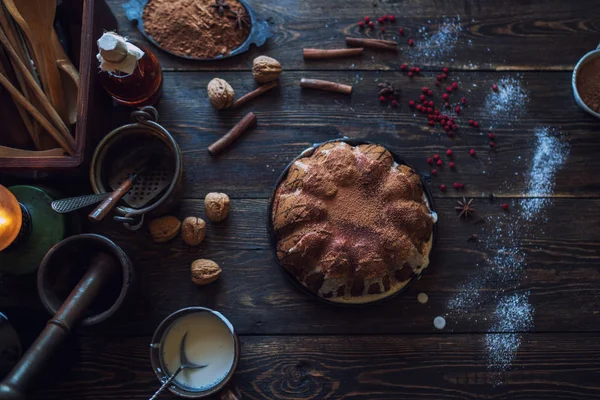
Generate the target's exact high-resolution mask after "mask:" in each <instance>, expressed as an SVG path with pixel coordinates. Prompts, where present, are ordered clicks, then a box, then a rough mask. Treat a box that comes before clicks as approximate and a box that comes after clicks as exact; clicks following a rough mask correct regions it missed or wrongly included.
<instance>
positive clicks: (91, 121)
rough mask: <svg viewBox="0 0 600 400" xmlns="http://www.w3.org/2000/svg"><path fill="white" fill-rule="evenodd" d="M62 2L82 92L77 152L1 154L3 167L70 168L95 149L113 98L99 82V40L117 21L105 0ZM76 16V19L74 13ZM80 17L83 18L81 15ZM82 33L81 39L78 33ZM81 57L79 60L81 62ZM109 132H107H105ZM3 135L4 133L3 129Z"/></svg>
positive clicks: (79, 107) (78, 120) (78, 110)
mask: <svg viewBox="0 0 600 400" xmlns="http://www.w3.org/2000/svg"><path fill="white" fill-rule="evenodd" d="M63 3H64V4H63V5H62V6H63V7H64V8H65V9H66V11H67V14H68V15H69V16H71V18H69V26H68V27H67V28H68V32H69V34H70V35H72V42H73V47H74V48H75V49H76V50H75V51H74V52H73V54H71V56H72V59H73V60H74V61H75V64H76V65H77V64H79V76H80V81H79V93H78V101H77V104H78V106H77V122H76V124H75V154H74V155H73V156H70V155H64V156H45V155H43V153H40V156H37V157H31V156H26V157H19V156H17V157H1V156H0V169H23V170H27V169H45V170H56V169H61V170H63V169H66V168H67V169H68V168H77V167H78V166H79V165H81V164H82V163H83V162H84V160H85V159H86V157H88V156H89V153H90V151H91V149H90V144H91V143H92V142H93V137H92V136H94V135H98V133H99V132H98V121H101V120H102V117H101V116H99V115H98V114H99V113H101V112H102V110H103V109H106V106H107V104H109V105H110V97H109V96H108V95H107V94H106V93H105V92H104V90H103V89H102V87H101V86H100V83H99V82H98V61H97V60H96V50H97V46H96V40H97V39H98V38H99V37H100V36H101V35H102V32H103V31H106V30H116V29H117V21H116V19H115V17H114V15H113V14H112V12H111V11H110V8H109V7H108V5H107V4H106V3H105V1H104V0H85V1H64V2H63ZM73 15H74V16H75V17H74V18H73V17H72V16H73ZM77 17H79V18H77ZM78 33H80V34H79V38H77V35H78ZM77 60H79V62H77ZM103 133H106V132H103ZM0 134H2V132H1V130H0Z"/></svg>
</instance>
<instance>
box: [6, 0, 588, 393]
mask: <svg viewBox="0 0 600 400" xmlns="http://www.w3.org/2000/svg"><path fill="white" fill-rule="evenodd" d="M249 2H250V3H251V5H252V6H253V7H255V9H256V11H257V12H258V14H260V16H261V17H263V18H266V19H267V20H268V21H269V24H270V26H271V29H272V30H273V33H274V36H273V37H272V38H271V39H270V40H269V42H268V44H267V45H265V46H264V47H262V48H260V49H251V50H250V51H249V52H247V53H246V54H244V55H241V56H238V57H235V58H232V59H228V60H225V61H222V62H218V63H195V62H188V61H182V60H179V59H177V58H174V57H171V56H168V55H166V54H165V53H162V52H160V51H159V50H156V54H157V56H158V57H159V59H160V61H161V63H162V65H163V68H164V71H165V74H164V94H163V97H162V99H161V101H160V103H159V104H158V106H157V108H158V110H159V113H160V122H161V123H162V124H163V125H164V126H165V128H167V129H168V130H169V131H170V132H171V133H173V134H174V136H175V138H176V139H177V141H178V142H179V144H180V146H181V148H182V150H183V155H184V163H185V182H184V184H185V189H184V195H183V200H182V201H181V205H180V207H179V208H178V209H176V210H175V211H174V213H175V215H177V216H179V217H182V218H184V217H186V216H190V215H196V216H203V215H204V212H203V198H204V196H205V195H206V194H207V193H208V192H214V191H217V192H225V193H227V194H228V195H229V196H230V197H231V201H232V211H231V213H230V215H229V218H228V219H227V220H226V221H225V222H224V223H221V224H208V234H207V239H206V240H205V242H204V243H202V245H200V246H199V247H198V248H190V247H188V246H186V245H185V244H183V243H182V241H181V239H179V238H178V239H176V240H174V241H172V242H170V243H168V244H155V243H153V242H152V241H151V240H150V238H149V235H148V233H147V232H146V231H143V232H140V233H132V232H129V231H126V230H124V229H123V228H122V227H120V226H118V225H117V224H114V223H112V222H106V223H105V224H104V225H102V226H101V227H99V228H94V229H92V231H94V232H98V233H101V234H104V235H106V236H108V237H110V238H112V239H113V240H114V241H115V242H116V243H117V244H119V245H120V246H121V247H122V248H123V249H124V250H125V251H126V252H127V254H128V255H129V256H130V257H131V259H132V261H133V263H134V265H135V269H136V273H137V289H138V290H137V291H136V292H135V294H134V296H133V299H132V302H131V305H130V307H129V308H128V309H127V310H126V311H124V312H123V313H121V314H120V315H116V316H115V317H114V318H113V319H111V320H110V321H107V322H105V323H103V324H100V325H98V326H95V327H92V328H87V329H81V330H79V331H78V332H77V335H76V338H75V340H74V341H73V343H71V344H70V345H69V347H70V348H71V350H73V351H72V352H67V353H74V354H73V355H72V358H73V362H74V364H73V365H72V366H71V368H69V369H67V370H65V371H64V373H57V374H56V375H57V376H56V377H55V378H53V379H52V382H47V383H45V384H44V388H42V389H40V390H37V391H35V392H34V393H33V394H32V396H31V398H32V399H63V400H75V399H77V400H80V399H145V398H148V397H150V395H151V394H152V393H153V392H154V391H155V390H156V388H157V387H158V382H157V380H156V378H155V376H154V374H153V372H152V370H151V367H150V362H149V351H148V350H149V347H148V345H149V342H150V337H151V335H152V333H153V331H154V329H155V328H156V327H157V325H158V324H159V323H160V321H161V320H162V319H163V318H164V317H166V316H167V315H168V314H170V313H171V312H173V311H175V310H177V309H179V308H182V307H186V306H192V305H202V306H207V307H211V308H214V309H216V310H219V311H221V312H222V313H223V314H224V315H226V316H227V317H228V318H229V319H230V320H231V322H232V323H233V325H234V326H235V327H236V329H237V331H238V333H239V335H240V339H241V345H242V358H241V361H240V365H239V368H238V371H237V373H236V375H235V382H236V383H237V385H238V386H239V388H240V389H241V391H242V392H243V394H244V396H245V398H247V399H369V400H374V399H436V400H439V399H528V400H530V399H593V398H600V364H599V360H600V266H599V262H600V229H599V228H598V223H597V221H598V220H599V219H600V211H599V210H600V173H599V171H600V157H599V156H598V155H599V154H600V134H599V131H600V129H599V128H600V121H598V120H596V119H594V118H593V117H592V116H590V115H588V114H586V113H585V112H584V111H583V110H581V109H580V108H579V107H578V106H577V105H576V103H575V101H574V99H573V93H572V89H571V75H572V69H573V67H574V66H575V64H576V63H577V61H578V60H579V59H580V58H581V57H582V56H583V55H584V54H585V53H586V52H588V51H590V50H592V49H594V48H595V47H596V46H597V44H598V42H599V41H600V2H598V1H596V0H576V1H564V0H536V1H519V0H505V1H484V0H443V1H442V0H430V1H419V0H406V1H392V0H390V1H379V0H373V1H361V0H347V1H339V0H335V1H317V0H307V1H294V0H264V1H261V2H259V1H256V0H251V1H249ZM109 4H110V6H111V8H112V10H113V12H114V13H115V14H116V15H117V17H118V20H119V22H120V30H121V33H122V34H125V35H127V36H129V37H131V38H133V39H136V40H139V39H141V37H140V34H139V33H138V31H137V30H136V28H135V26H134V25H133V24H131V23H130V22H129V21H127V19H126V18H125V15H124V10H123V8H122V7H121V4H122V2H121V1H120V0H110V1H109ZM383 14H394V15H395V16H396V19H397V21H396V23H395V24H394V25H386V27H387V29H388V32H390V33H388V34H386V37H387V38H389V39H393V38H398V39H399V42H400V49H401V51H400V52H399V53H398V54H392V53H380V52H376V51H372V50H366V51H365V54H364V56H363V57H360V58H352V59H339V60H330V61H312V62H305V61H303V59H302V49H303V48H305V47H316V48H336V47H345V44H344V38H345V37H346V36H349V35H353V36H361V35H365V34H366V33H363V32H361V31H360V30H359V28H358V25H357V22H358V21H359V20H360V19H361V18H363V17H364V16H365V15H369V16H371V18H375V17H378V16H381V15H383ZM448 26H453V27H454V28H456V29H455V30H453V31H450V32H449V31H446V33H445V34H443V35H442V34H438V35H437V36H436V35H435V34H436V32H437V31H438V30H439V29H446V28H447V27H448ZM399 27H403V28H404V29H405V31H406V36H405V37H398V35H397V34H396V33H395V32H396V31H397V28H399ZM369 35H371V36H374V35H373V34H369ZM408 38H414V40H415V43H416V45H415V47H413V48H409V47H408V45H407V44H406V41H407V39H408ZM431 38H433V39H431ZM436 38H437V39H436ZM263 54H264V55H268V56H271V57H274V58H276V59H277V60H279V61H280V62H281V64H282V65H283V68H284V72H283V74H282V75H281V79H280V87H279V89H276V90H275V91H273V92H270V93H269V94H267V95H264V96H263V97H261V98H259V99H256V100H254V101H253V102H252V103H250V104H249V105H247V106H245V107H243V109H240V110H236V111H227V112H217V111H215V110H214V109H212V108H211V107H210V105H209V103H208V100H207V97H206V85H207V83H208V81H209V80H210V79H212V78H214V77H220V78H224V79H226V80H227V81H228V82H230V83H231V84H232V86H233V87H234V88H235V90H236V93H244V92H247V91H249V90H251V89H252V88H253V87H254V86H255V82H254V80H253V78H252V74H251V72H250V70H251V64H252V60H253V59H254V57H256V56H258V55H263ZM402 63H407V64H408V65H417V66H419V67H420V68H421V71H422V72H421V74H420V75H418V76H416V77H414V78H413V79H410V78H408V77H407V76H406V73H404V72H401V71H400V65H401V64H402ZM442 67H448V68H449V69H450V73H449V80H448V81H447V83H449V82H452V81H456V82H458V83H459V85H460V89H459V90H458V94H454V95H453V96H454V97H455V98H456V96H459V97H460V96H464V97H466V98H467V100H468V105H467V106H466V107H465V108H464V110H463V112H462V113H461V115H460V116H459V117H457V122H458V123H459V125H460V128H459V130H458V132H457V137H456V138H455V139H449V138H448V137H446V135H445V134H443V133H442V132H440V129H439V126H437V127H436V128H434V129H431V128H430V127H429V126H428V125H427V120H426V117H425V116H423V115H420V114H418V115H416V114H415V113H414V112H413V111H412V110H411V109H409V107H408V104H407V103H408V101H409V100H411V99H418V96H419V94H420V91H421V88H422V87H423V86H429V87H431V88H433V89H434V91H435V94H434V96H433V98H434V100H436V102H437V103H441V100H440V96H441V91H440V90H439V89H437V88H435V86H434V82H435V76H436V75H437V74H439V73H440V71H441V69H442ZM302 77H306V78H318V79H327V80H332V81H338V82H342V83H347V84H351V85H353V86H354V91H353V93H352V96H350V97H348V96H343V95H338V94H330V93H324V92H316V91H309V90H301V89H300V87H299V81H300V79H301V78H302ZM383 81H389V82H392V83H394V84H395V85H396V86H397V87H399V88H400V90H401V93H400V96H399V98H400V100H399V102H400V105H399V107H398V108H396V109H394V108H391V107H390V106H389V104H380V102H379V99H378V88H377V84H378V83H379V82H383ZM498 82H512V83H513V87H512V89H515V88H516V89H517V90H518V91H517V94H519V93H521V94H522V97H521V98H519V97H518V96H517V98H511V99H509V102H508V104H504V105H503V107H497V106H496V104H500V102H501V100H502V99H503V98H502V97H500V96H503V95H506V94H507V93H508V92H506V91H508V90H509V89H511V88H507V87H505V86H501V88H500V91H499V92H498V93H496V94H494V93H493V91H492V84H494V83H498ZM503 91H505V92H503ZM511 93H512V94H513V95H514V94H515V92H514V90H513V91H512V92H511ZM494 95H496V96H497V102H492V103H490V102H489V99H490V97H489V96H494ZM491 99H492V100H493V99H494V97H491ZM248 111H253V112H255V113H256V115H257V117H258V126H257V127H256V128H255V129H254V130H253V131H252V132H251V133H249V134H247V135H245V136H244V137H243V138H242V139H240V140H238V141H237V142H236V143H235V145H233V146H232V147H231V148H230V149H228V150H227V151H226V152H225V153H224V154H222V155H221V156H219V157H216V158H212V157H210V156H209V155H208V153H207V150H206V148H207V146H208V145H209V144H211V143H212V142H213V141H215V140H216V139H217V138H219V137H220V135H222V134H223V133H225V132H226V131H227V130H228V129H229V128H230V127H231V126H233V125H234V124H235V122H237V121H238V120H239V119H240V118H241V117H242V116H243V115H244V114H245V113H247V112H248ZM107 118H108V119H111V123H112V124H113V125H114V126H115V127H116V126H118V125H120V124H123V123H124V122H126V120H127V119H126V111H124V110H123V109H121V108H115V110H114V115H112V116H110V117H107ZM468 119H475V120H478V121H480V123H481V128H480V129H474V128H471V127H469V126H468V124H467V120H468ZM490 127H493V129H492V130H490ZM545 127H547V128H549V129H550V131H551V133H550V136H548V137H549V138H557V139H556V140H558V141H559V143H560V146H562V147H560V148H559V149H557V148H552V149H551V151H550V152H549V153H546V154H544V153H541V155H542V157H541V158H537V159H536V158H535V156H534V155H535V154H536V152H537V154H540V153H539V152H540V146H541V145H543V143H540V140H538V138H536V134H535V133H536V132H538V133H539V132H546V131H545V130H544V129H545ZM492 131H493V132H494V133H495V134H496V136H497V139H496V143H497V147H496V148H495V149H494V150H493V151H490V148H489V139H488V136H487V135H488V133H489V132H492ZM344 136H347V137H351V138H360V139H368V140H372V141H377V142H380V143H383V144H385V145H386V146H388V147H389V148H390V149H392V150H394V151H395V152H397V153H398V154H401V155H402V157H404V159H405V160H406V161H407V162H409V163H411V164H412V165H414V166H415V167H416V168H417V169H419V170H420V171H421V172H422V173H423V174H424V176H425V179H426V181H427V182H428V184H429V185H430V187H431V189H432V192H433V194H434V197H435V203H436V206H437V209H438V213H439V229H438V240H437V243H436V245H435V248H434V250H433V252H432V262H431V265H430V266H429V268H427V269H426V270H425V273H424V274H423V276H422V279H420V280H419V281H417V282H415V283H414V284H413V285H412V286H410V287H409V288H408V289H407V290H406V291H405V292H404V293H402V294H401V295H399V296H397V297H396V298H394V299H393V300H391V301H388V302H385V303H382V304H380V305H377V306H374V307H364V308H340V307H333V306H329V305H326V304H322V303H320V302H318V301H316V300H315V299H313V298H311V297H308V296H307V295H306V294H304V293H302V292H300V291H299V290H298V289H297V288H296V287H295V286H293V285H292V284H291V283H290V282H289V281H288V280H287V278H286V277H285V276H284V275H283V273H282V272H281V271H280V270H279V269H278V267H277V266H276V263H275V261H274V260H273V256H272V254H271V251H270V250H269V245H268V241H267V231H266V218H267V208H268V207H267V205H268V197H269V195H270V193H271V190H272V188H273V184H274V182H275V180H276V179H277V177H278V176H279V174H280V173H281V171H282V170H283V168H284V167H285V166H286V165H287V164H288V163H289V161H290V160H291V159H292V158H293V157H295V156H296V155H297V154H299V153H300V152H301V151H302V150H303V149H305V148H306V147H308V146H310V145H311V144H313V143H317V142H322V141H325V140H329V139H335V138H341V137H344ZM548 137H546V139H548ZM548 140H551V139H548ZM567 146H568V149H567ZM555 147H556V146H555ZM448 148H450V149H452V150H453V152H454V159H455V162H456V164H457V168H456V170H455V171H450V170H449V168H448V166H447V164H446V165H445V166H444V167H442V168H440V173H439V174H438V176H437V177H432V176H431V173H430V171H431V167H430V166H429V165H428V164H427V158H428V157H431V156H432V155H433V154H434V153H438V154H440V155H442V159H443V160H445V162H447V161H448V160H447V157H446V156H445V152H446V149H448ZM469 149H475V150H476V151H477V157H470V156H469ZM542 150H543V149H542ZM560 151H562V153H561V154H566V153H567V151H568V156H567V158H566V160H565V161H564V162H559V165H558V166H557V168H556V170H552V168H550V170H551V171H550V172H551V173H550V175H551V176H542V177H541V179H542V181H544V182H545V183H546V184H547V187H545V188H543V191H542V192H543V195H542V197H543V200H539V201H540V202H541V203H542V206H543V207H541V211H540V213H539V214H536V215H535V216H534V217H533V218H529V219H526V218H524V217H523V210H525V209H526V205H527V204H528V203H527V202H528V201H531V199H530V198H529V195H531V193H532V192H528V190H527V187H528V182H530V183H531V180H532V179H537V178H540V176H538V175H539V174H538V175H536V173H537V172H539V171H533V172H532V169H534V168H537V167H539V168H541V170H540V171H542V172H547V171H548V168H544V166H546V165H547V164H550V165H551V164H552V163H553V162H555V161H556V157H558V156H559V155H560V154H557V152H560ZM534 166H537V167H534ZM453 182H463V183H465V184H466V187H465V189H464V190H462V191H456V190H454V189H453V188H452V184H453ZM442 183H443V184H446V185H447V186H448V191H447V192H445V193H444V192H442V191H441V190H440V189H439V185H440V184H442ZM63 186H64V184H63ZM491 193H493V194H494V195H495V196H496V200H495V201H490V199H489V195H490V194H491ZM533 194H534V195H535V193H533ZM463 195H464V196H465V197H467V198H474V203H475V205H476V207H477V215H476V217H475V218H473V219H471V220H464V219H459V218H457V215H456V212H455V210H454V207H455V205H456V201H457V200H458V199H459V198H462V196H463ZM503 203H507V204H508V205H509V210H508V211H504V210H503V209H502V208H501V207H500V205H501V204H503ZM472 234H477V235H478V238H479V241H478V242H473V241H467V239H468V238H469V237H471V235H472ZM506 252H511V253H510V257H506ZM500 253H502V254H501V255H503V256H504V260H508V261H507V262H508V263H510V264H511V265H510V267H512V268H513V270H511V271H509V272H507V271H506V270H502V271H500V272H498V269H497V268H498V262H497V260H498V257H499V254H500ZM197 258H209V259H212V260H215V261H216V262H217V263H219V264H220V265H221V266H222V268H223V274H222V276H221V278H220V279H219V280H218V281H217V282H215V283H214V284H211V285H209V286H206V287H202V288H197V287H194V286H193V284H192V283H191V281H190V278H189V266H190V263H191V262H192V261H193V260H195V259H197ZM495 260H496V261H495ZM419 293H425V294H427V295H428V296H429V301H428V302H427V303H426V304H421V303H420V302H419V301H417V296H418V294H419ZM513 300H518V301H520V303H519V304H512V305H513V306H516V307H521V309H518V310H516V311H515V310H513V311H515V312H517V314H518V312H520V313H521V314H520V317H523V315H522V313H525V314H526V315H525V317H526V318H525V322H526V323H525V324H520V323H517V322H518V321H517V319H516V317H515V318H513V316H514V315H513V314H511V313H510V312H509V313H507V312H506V309H503V308H502V305H503V304H507V303H511V301H513ZM0 301H1V303H0V304H1V305H2V306H3V307H5V308H6V309H9V310H12V314H13V315H16V314H18V315H21V318H22V319H27V320H28V321H29V317H30V316H31V315H38V316H39V317H40V318H42V319H44V318H47V315H46V314H45V312H44V311H43V309H42V306H41V304H40V302H39V300H38V297H37V295H36V293H35V286H34V279H33V278H32V277H25V278H18V279H16V278H10V277H4V278H3V279H2V282H1V283H0ZM437 316H442V317H444V318H445V319H446V323H447V324H446V327H445V328H444V329H443V330H437V329H435V328H434V326H433V320H434V318H435V317H437ZM503 317H504V318H505V319H502V318H503ZM517 317H519V315H517ZM507 318H508V320H507ZM29 333H30V334H31V335H34V334H35V333H37V331H35V330H34V329H33V327H32V328H31V331H30V332H29ZM163 398H173V396H171V397H169V395H165V396H163Z"/></svg>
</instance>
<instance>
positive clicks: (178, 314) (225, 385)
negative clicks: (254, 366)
mask: <svg viewBox="0 0 600 400" xmlns="http://www.w3.org/2000/svg"><path fill="white" fill-rule="evenodd" d="M204 312H206V313H210V314H212V315H214V316H215V317H217V318H218V319H220V320H221V322H223V325H224V326H226V327H227V328H228V330H229V332H230V333H231V339H232V340H233V344H234V355H233V364H232V365H231V369H230V370H229V372H228V373H227V375H226V376H225V377H224V378H223V380H221V381H220V382H219V383H217V384H216V385H215V386H212V387H210V388H209V389H205V390H197V391H195V390H193V389H190V388H185V387H183V386H180V385H178V384H177V382H176V381H175V382H174V383H173V384H171V385H170V386H169V387H168V389H169V391H170V392H171V393H173V394H175V395H177V396H180V397H183V398H187V399H200V398H204V397H207V396H210V395H213V394H215V393H219V392H220V394H221V398H231V399H235V398H239V397H240V396H239V394H238V392H237V389H236V387H235V386H234V385H233V384H231V383H230V381H231V378H232V377H233V374H234V373H235V370H236V369H237V366H238V362H239V360H240V341H239V338H238V336H237V334H236V333H235V330H234V329H233V325H232V324H231V322H229V320H228V319H227V318H225V316H224V315H223V314H221V313H220V312H218V311H214V310H211V309H209V308H205V307H187V308H182V309H181V310H178V311H175V312H174V313H172V314H171V315H169V316H168V317H167V318H165V319H164V320H163V321H162V322H161V323H160V325H158V328H156V331H154V335H153V336H152V343H150V362H151V363H152V369H153V370H154V373H155V374H156V377H157V378H158V380H159V381H160V383H161V384H163V383H164V382H165V381H166V380H167V379H169V377H170V375H169V373H168V372H167V368H166V367H165V362H164V359H163V345H164V343H165V338H166V336H167V333H168V331H169V329H170V328H171V326H173V324H174V323H175V322H176V321H177V320H178V319H180V318H182V317H184V316H186V315H189V314H194V313H204ZM228 391H229V392H231V394H230V395H229V397H227V396H224V395H225V394H226V393H224V392H228Z"/></svg>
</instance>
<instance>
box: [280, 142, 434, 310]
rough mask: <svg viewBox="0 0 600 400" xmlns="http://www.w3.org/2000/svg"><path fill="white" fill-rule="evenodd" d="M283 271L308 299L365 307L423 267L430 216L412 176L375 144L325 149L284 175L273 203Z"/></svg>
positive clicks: (336, 145)
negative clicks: (308, 292)
mask: <svg viewBox="0 0 600 400" xmlns="http://www.w3.org/2000/svg"><path fill="white" fill-rule="evenodd" d="M271 217H272V222H273V227H274V229H275V233H276V235H277V256H278V258H279V261H280V262H281V264H282V266H283V267H284V268H286V269H287V270H288V271H289V272H290V273H291V274H292V275H293V276H294V277H296V279H298V280H299V281H300V282H301V283H302V284H303V285H304V286H306V287H307V288H308V289H309V290H311V291H312V292H314V293H316V294H318V295H319V296H321V297H324V298H328V299H330V300H332V301H336V302H353V303H365V302H370V301H375V300H378V299H380V298H384V297H387V296H389V295H391V294H393V293H395V292H397V291H399V290H400V289H402V288H403V287H404V286H406V284H408V282H409V281H410V280H411V278H412V277H413V276H415V275H416V274H419V273H420V272H421V270H422V269H423V268H425V267H426V266H427V265H428V263H429V251H430V249H431V242H432V234H433V224H434V222H435V218H436V216H435V214H434V213H432V212H431V210H430V208H429V205H428V202H427V200H426V198H425V195H424V193H423V186H422V183H421V179H420V177H419V175H418V174H417V173H416V172H415V171H414V170H412V169H411V168H410V167H408V166H406V165H398V164H397V163H396V162H394V159H393V157H392V155H391V154H390V152H389V151H387V150H386V149H385V148H384V147H382V146H379V145H375V144H365V145H359V146H356V147H353V146H350V145H348V144H347V143H344V142H330V143H326V144H324V145H322V146H320V147H318V148H316V149H315V150H314V152H313V153H312V155H310V156H307V157H304V158H300V159H298V160H297V161H295V162H294V164H293V165H292V166H291V167H290V169H289V171H288V174H287V177H286V178H285V179H284V180H283V181H282V182H281V184H280V186H279V187H278V188H277V191H276V193H275V197H274V200H273V209H272V214H271Z"/></svg>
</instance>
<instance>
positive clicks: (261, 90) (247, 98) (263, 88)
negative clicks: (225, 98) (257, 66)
mask: <svg viewBox="0 0 600 400" xmlns="http://www.w3.org/2000/svg"><path fill="white" fill-rule="evenodd" d="M278 84H279V83H278V82H277V81H274V82H269V83H267V84H265V85H262V86H259V87H258V88H256V89H254V90H253V91H251V92H250V93H247V94H245V95H243V96H242V97H240V98H239V99H237V100H236V101H235V103H233V105H232V106H231V108H238V107H241V106H243V105H244V104H246V103H247V102H249V101H250V100H252V99H253V98H255V97H258V96H260V95H261V94H263V93H264V92H266V91H268V90H271V89H273V88H274V87H277V85H278Z"/></svg>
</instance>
